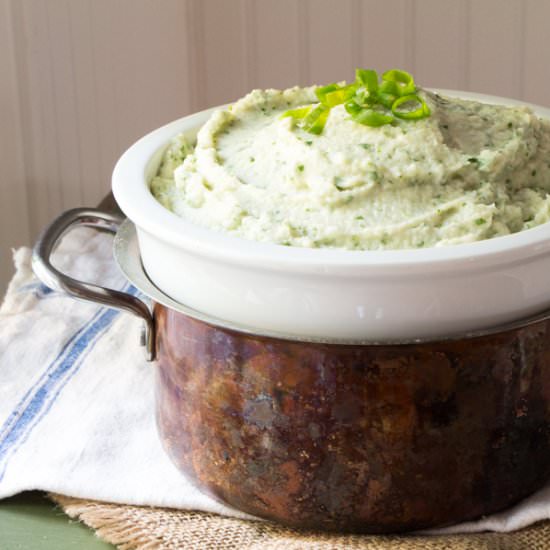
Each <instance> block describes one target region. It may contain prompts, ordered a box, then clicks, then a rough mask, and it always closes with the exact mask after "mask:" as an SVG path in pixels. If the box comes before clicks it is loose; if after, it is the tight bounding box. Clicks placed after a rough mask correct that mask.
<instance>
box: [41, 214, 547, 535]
mask: <svg viewBox="0 0 550 550" xmlns="http://www.w3.org/2000/svg"><path fill="white" fill-rule="evenodd" d="M119 223H120V220H119V219H118V218H117V217H116V216H113V215H111V214H106V213H102V212H99V211H95V210H90V209H77V210H73V211H69V212H66V213H64V214H63V215H62V216H60V218H58V219H57V220H55V221H54V222H53V223H52V224H51V226H50V227H49V228H47V229H46V231H45V232H44V234H43V235H42V236H41V238H40V239H39V241H38V243H37V244H36V246H35V250H34V257H33V266H34V269H35V271H36V273H37V274H38V275H39V277H40V278H41V279H42V280H43V281H44V282H45V283H46V284H48V285H49V286H51V287H52V288H57V289H61V290H64V291H66V292H68V293H70V294H72V295H74V296H76V297H78V298H84V299H87V300H92V301H95V302H100V303H103V304H107V305H109V306H111V307H118V308H122V309H125V310H128V311H131V312H132V313H134V314H136V315H139V316H140V317H142V318H143V319H144V320H145V331H144V339H143V340H144V341H143V343H144V344H145V346H146V351H147V355H148V357H149V359H156V362H155V363H153V364H152V365H153V368H154V369H155V371H156V394H157V420H158V426H159V432H160V436H161V439H162V442H163V445H164V447H165V449H166V451H167V452H168V454H169V455H170V457H171V458H172V460H173V461H174V463H175V464H176V465H177V466H178V467H179V469H180V470H181V472H182V473H183V474H184V475H186V476H187V477H188V478H189V479H190V480H192V481H193V482H194V483H195V484H196V485H197V486H198V487H199V488H200V489H201V490H203V491H205V492H208V493H210V494H211V495H213V496H214V497H216V498H218V499H220V500H222V501H223V502H226V503H228V504H230V505H232V506H234V507H236V508H238V509H240V510H243V511H245V512H248V513H250V514H253V515H256V516H259V517H263V518H269V519H272V520H276V521H279V522H282V523H285V524H288V525H293V526H296V527H310V528H319V529H330V530H338V531H357V532H373V533H374V532H398V531H407V530H415V529H420V528H427V527H432V526H441V525H445V524H450V523H456V522H460V521H463V520H468V519H474V518H477V517H479V516H481V515H484V514H490V513H493V512H496V511H499V510H502V509H504V508H506V507H508V506H510V505H511V504H513V503H515V502H517V501H518V500H520V499H521V498H523V497H525V496H526V495H528V494H529V493H531V492H533V491H534V490H535V489H537V488H539V487H540V486H541V485H542V484H543V483H544V482H545V481H546V480H547V479H548V478H549V477H550V334H549V333H550V311H543V312H542V313H539V314H537V315H536V316H533V317H530V318H527V319H522V320H519V321H516V322H514V323H511V324H508V325H506V326H501V327H497V328H494V329H490V330H483V331H480V332H475V333H464V334H462V335H456V336H452V337H449V338H439V339H437V340H435V341H429V340H424V341H418V340H415V341H409V342H405V341H400V342H393V343H392V342H386V343H383V344H380V343H374V342H355V343H350V342H341V341H338V342H337V341H324V342H323V341H319V340H317V341H307V340H304V339H298V338H295V337H293V336H292V335H277V334H274V333H263V335H260V334H259V333H258V332H256V331H254V329H251V328H249V327H241V326H238V325H235V324H229V323H227V322H225V321H222V320H219V319H214V318H212V317H209V316H206V315H204V314H202V313H201V312H199V311H196V310H193V309H191V308H189V307H186V306H185V305H183V304H181V303H178V302H175V301H174V300H172V299H170V298H169V297H168V296H166V295H165V294H163V293H162V292H161V291H159V289H158V288H156V286H155V285H154V284H153V283H152V282H151V281H150V280H149V279H148V277H147V275H146V273H145V272H144V270H143V267H142V265H141V262H140V256H139V251H138V245H137V242H136V233H135V230H134V228H133V225H132V224H130V223H128V222H125V223H124V224H123V225H122V226H121V227H120V228H119V229H118V233H117V236H116V237H115V242H114V251H115V257H116V260H117V262H118V263H119V266H120V267H121V269H122V270H123V272H124V273H125V274H126V276H127V277H128V279H129V280H130V281H131V282H132V283H133V284H134V285H135V286H136V287H137V288H139V289H140V290H141V291H142V292H143V293H144V294H145V295H147V296H149V297H150V298H151V299H152V300H153V301H154V302H155V303H156V305H155V306H154V310H153V314H152V315H151V311H150V309H149V308H148V307H147V305H146V304H145V303H144V302H143V301H141V300H140V299H138V298H136V297H135V296H132V295H128V294H123V293H121V292H117V291H113V290H109V289H105V288H102V287H98V286H95V285H91V284H89V283H83V282H81V281H76V280H74V279H72V278H70V277H68V276H67V275H64V274H62V273H60V272H59V271H57V270H56V269H55V268H54V267H53V266H52V265H51V263H50V261H49V257H50V254H51V252H52V250H53V248H54V247H55V243H56V242H57V241H58V239H59V238H60V236H61V235H62V234H63V233H64V232H65V231H66V230H67V229H68V228H69V227H70V226H74V225H91V226H94V227H100V228H102V229H107V230H111V231H114V230H116V229H117V228H118V227H119Z"/></svg>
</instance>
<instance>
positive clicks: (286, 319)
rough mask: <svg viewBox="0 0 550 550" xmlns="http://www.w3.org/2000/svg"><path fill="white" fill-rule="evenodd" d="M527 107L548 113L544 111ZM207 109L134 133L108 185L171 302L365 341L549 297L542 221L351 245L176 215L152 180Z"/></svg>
mask: <svg viewBox="0 0 550 550" xmlns="http://www.w3.org/2000/svg"><path fill="white" fill-rule="evenodd" d="M441 92H442V93H444V94H446V95H453V96H459V97H464V98H472V99H476V100H478V101H486V102H491V103H498V104H519V103H520V102H518V101H514V100H511V99H505V98H499V97H494V96H488V95H481V94H473V93H466V92H455V91H449V90H441ZM531 107H532V108H533V109H534V110H535V112H537V114H539V116H543V117H545V118H550V109H546V108H543V107H539V106H535V105H531ZM213 110H214V109H210V110H207V111H203V112H200V113H196V114H194V115H191V116H187V117H184V118H182V119H179V120H177V121H175V122H172V123H170V124H168V125H166V126H163V127H162V128H159V129H157V130H155V131H153V132H151V133H150V134H148V135H146V136H145V137H143V138H141V139H140V140H139V141H138V142H136V143H135V144H134V145H132V146H131V147H130V148H129V149H128V150H127V151H126V152H125V153H124V154H123V155H122V157H121V158H120V160H119V161H118V163H117V165H116V167H115V170H114V173H113V193H114V196H115V198H116V200H117V202H118V204H119V206H120V208H121V209H122V210H123V212H124V213H125V214H126V216H128V218H129V219H130V220H132V221H133V222H134V224H135V225H136V228H137V233H138V240H139V246H140V254H141V258H142V261H143V265H144V267H145V270H146V272H147V274H148V275H149V277H150V279H151V280H152V281H153V283H154V284H155V285H157V286H158V288H159V289H160V290H162V291H163V292H165V293H166V294H167V295H168V296H170V297H171V298H173V299H174V300H176V301H177V302H180V303H182V304H185V305H187V306H189V307H192V308H194V309H197V310H199V311H202V312H204V313H206V314H208V315H212V316H215V317H218V318H221V319H225V320H227V321H230V322H235V323H238V324H241V325H245V326H249V327H252V328H254V327H256V328H257V329H259V330H264V331H276V332H279V333H288V334H293V335H295V336H296V335H298V336H304V337H308V338H323V339H327V338H328V339H335V340H367V341H380V340H386V339H387V340H392V341H394V340H396V339H411V338H426V337H430V338H433V337H437V336H444V335H450V334H453V333H460V332H463V331H469V330H478V329H483V328H487V327H491V326H495V325H499V324H501V323H505V322H508V321H512V320H515V319H519V318H521V317H523V316H526V315H530V314H532V313H536V312H537V311H541V310H543V309H545V308H547V307H549V306H550V224H549V223H547V224H544V225H541V226H538V227H535V228H533V229H529V230H526V231H523V232H520V233H516V234H513V235H509V236H506V237H497V238H494V239H490V240H486V241H480V242H476V243H471V244H461V245H456V246H450V247H444V248H428V249H415V250H399V251H395V250H387V251H346V250H330V249H304V248H291V247H286V246H279V245H274V244H266V243H259V242H253V241H247V240H244V239H240V238H236V237H232V236H229V235H225V234H222V233H218V232H215V231H212V230H209V229H205V228H202V227H199V226H196V225H193V224H191V223H189V222H187V221H185V220H184V219H182V218H180V217H178V216H176V215H175V214H173V213H172V212H170V211H168V210H167V209H165V208H164V207H163V206H161V205H160V204H159V203H158V202H157V201H156V199H155V198H154V197H153V196H152V195H151V193H150V191H149V186H148V183H149V181H150V179H151V178H152V177H153V175H155V173H156V172H157V169H158V166H159V163H160V159H161V157H162V153H163V151H164V149H165V147H166V146H167V144H168V142H169V141H170V139H171V138H172V137H174V136H175V135H176V134H178V133H180V132H185V133H188V135H189V136H190V137H191V136H194V134H195V133H196V131H197V130H198V128H200V126H201V125H202V124H203V123H204V122H205V121H206V120H207V119H208V117H209V116H210V113H211V112H212V111H213Z"/></svg>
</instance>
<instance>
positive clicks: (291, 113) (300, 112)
mask: <svg viewBox="0 0 550 550" xmlns="http://www.w3.org/2000/svg"><path fill="white" fill-rule="evenodd" d="M309 111H311V105H308V106H307V107H298V108H297V109H289V110H288V111H285V112H284V113H283V114H282V115H281V118H286V117H291V118H293V119H300V118H304V117H305V116H307V114H308V113H309Z"/></svg>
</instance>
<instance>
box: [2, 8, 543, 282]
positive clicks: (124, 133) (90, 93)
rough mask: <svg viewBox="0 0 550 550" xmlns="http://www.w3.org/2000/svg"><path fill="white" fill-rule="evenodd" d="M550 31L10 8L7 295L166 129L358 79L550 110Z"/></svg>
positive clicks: (489, 11)
mask: <svg viewBox="0 0 550 550" xmlns="http://www.w3.org/2000/svg"><path fill="white" fill-rule="evenodd" d="M549 21H550V2H549V1H547V0H0V71H1V73H0V74H1V76H0V109H1V110H0V117H1V118H0V161H1V169H0V292H1V291H2V290H3V288H4V287H5V284H6V281H7V280H8V278H9V276H10V274H11V272H12V267H11V257H10V256H11V254H10V248H11V247H16V246H20V245H23V244H30V243H32V241H33V239H34V238H35V237H36V235H37V233H38V232H39V230H40V229H41V228H42V227H43V226H44V225H45V224H46V223H48V222H49V221H50V220H51V219H52V218H53V217H54V216H55V215H56V214H58V213H59V212H61V211H62V210H64V209H67V208H71V207H74V206H79V205H94V204H96V203H97V202H98V201H99V200H100V198H101V197H102V196H103V195H104V194H105V193H107V191H108V189H109V185H110V174H111V171H112V168H113V165H114V163H115V161H116V159H117V157H118V156H119V155H120V153H121V152H122V151H123V150H124V149H125V148H126V147H127V146H128V145H130V144H131V143H132V142H133V141H134V140H135V139H137V138H138V137H140V136H141V135H143V134H144V133H146V132H148V131H149V130H152V129H153V128H155V127H157V126H159V125H161V124H164V123H166V122H168V121H170V120H172V119H175V118H178V117H180V116H183V115H185V114H188V113H191V112H193V111H196V110H199V109H202V108H205V107H208V106H213V105H216V104H220V103H225V102H227V101H231V100H233V99H235V98H237V97H239V96H241V95H243V94H244V93H246V92H247V91H248V90H250V89H252V88H255V87H275V88H277V87H286V86H290V85H292V84H295V83H299V84H307V83H322V82H329V81H334V80H339V79H347V78H348V79H349V78H352V77H353V72H354V68H355V67H356V66H362V67H374V68H376V69H379V70H383V69H387V68H391V67H400V68H404V69H407V70H409V71H411V72H412V73H413V74H414V75H415V77H416V80H417V82H419V83H421V84H422V85H424V86H432V87H442V88H456V89H465V90H475V91H479V92H487V93H495V94H499V95H505V96H509V97H514V98H520V99H525V100H527V101H531V102H535V103H539V104H542V105H548V106H550V70H549V69H550V54H549V52H550V32H549V30H548V29H549V23H548V22H549Z"/></svg>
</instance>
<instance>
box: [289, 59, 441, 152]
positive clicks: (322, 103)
mask: <svg viewBox="0 0 550 550" xmlns="http://www.w3.org/2000/svg"><path fill="white" fill-rule="evenodd" d="M416 92H417V88H416V85H415V83H414V79H413V77H412V75H411V74H409V73H407V72H406V71H401V70H399V69H392V70H390V71H386V72H385V73H384V74H383V75H382V82H379V78H378V74H377V72H376V71H375V70H373V69H356V70H355V82H354V83H352V84H344V85H340V84H336V83H332V84H327V85H326V86H319V87H318V88H317V89H316V90H315V95H316V96H317V99H318V100H319V103H317V104H314V105H308V106H305V107H298V108H297V109H290V110H288V111H285V112H284V113H283V114H282V115H281V118H284V117H291V118H292V119H293V120H295V121H296V125H297V126H298V127H299V128H302V129H303V130H305V131H306V132H309V133H311V134H316V135H319V134H321V133H322V132H323V129H324V127H325V124H326V121H327V119H328V116H329V114H330V110H331V109H332V107H335V106H336V105H341V104H344V107H345V109H346V111H347V112H348V113H349V114H350V117H351V119H352V120H353V121H355V122H357V123H359V124H363V125H365V126H371V127H378V126H383V125H385V124H392V123H394V122H395V121H396V119H403V120H419V119H422V118H426V117H428V116H430V114H431V112H430V108H429V107H428V106H427V105H426V102H425V101H424V100H423V99H422V98H421V97H420V96H418V95H417V94H416ZM306 143H308V144H309V142H306Z"/></svg>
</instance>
